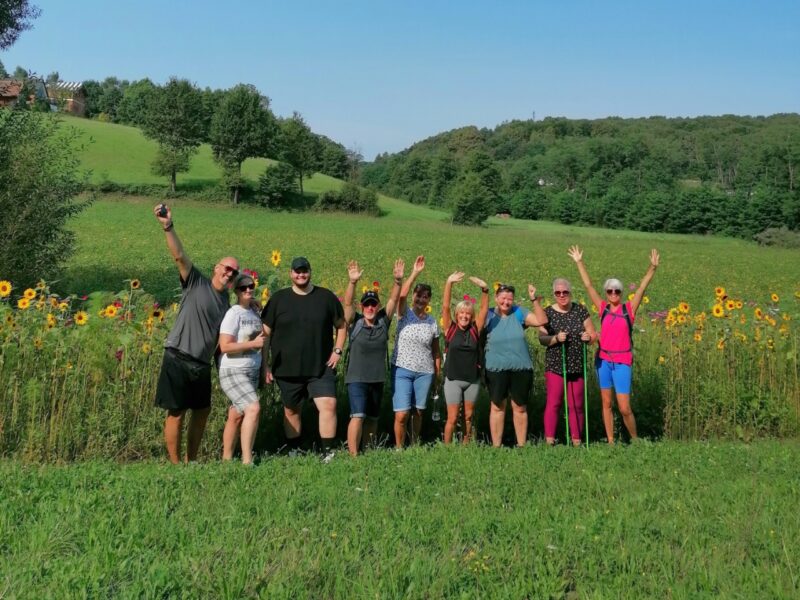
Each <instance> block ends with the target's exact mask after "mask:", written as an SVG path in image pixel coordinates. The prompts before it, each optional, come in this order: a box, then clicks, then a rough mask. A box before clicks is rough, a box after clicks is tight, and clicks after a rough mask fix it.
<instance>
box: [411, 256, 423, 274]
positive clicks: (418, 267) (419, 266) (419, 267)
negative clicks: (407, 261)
mask: <svg viewBox="0 0 800 600" xmlns="http://www.w3.org/2000/svg"><path fill="white" fill-rule="evenodd" d="M424 269H425V257H424V256H422V255H420V256H418V257H417V260H415V261H414V272H415V273H421V272H422V271H423V270H424Z"/></svg>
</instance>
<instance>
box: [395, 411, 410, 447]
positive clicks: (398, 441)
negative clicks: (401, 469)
mask: <svg viewBox="0 0 800 600" xmlns="http://www.w3.org/2000/svg"><path fill="white" fill-rule="evenodd" d="M407 423H408V411H407V410H403V411H399V412H396V413H394V445H395V447H396V448H402V447H403V446H404V445H405V443H406V425H407Z"/></svg>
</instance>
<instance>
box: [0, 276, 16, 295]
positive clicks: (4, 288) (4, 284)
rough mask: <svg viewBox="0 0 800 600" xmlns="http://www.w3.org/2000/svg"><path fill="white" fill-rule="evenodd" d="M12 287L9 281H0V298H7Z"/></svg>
mask: <svg viewBox="0 0 800 600" xmlns="http://www.w3.org/2000/svg"><path fill="white" fill-rule="evenodd" d="M12 289H14V288H13V287H12V285H11V282H10V281H6V280H5V279H4V280H3V281H0V298H7V297H8V295H9V294H10V293H11V290H12Z"/></svg>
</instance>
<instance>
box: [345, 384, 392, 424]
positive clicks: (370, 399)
mask: <svg viewBox="0 0 800 600" xmlns="http://www.w3.org/2000/svg"><path fill="white" fill-rule="evenodd" d="M347 395H348V396H349V397H350V418H351V419H352V418H353V417H359V418H361V419H363V418H365V417H366V418H367V419H377V418H378V417H380V416H381V400H383V382H382V381H381V382H378V383H363V382H360V381H358V382H354V383H348V384H347Z"/></svg>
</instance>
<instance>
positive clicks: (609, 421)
mask: <svg viewBox="0 0 800 600" xmlns="http://www.w3.org/2000/svg"><path fill="white" fill-rule="evenodd" d="M611 395H612V390H611V388H609V389H606V390H603V389H601V390H600V398H601V399H602V401H603V425H604V426H605V428H606V439H607V440H608V443H609V444H613V443H614V413H613V412H612V410H611Z"/></svg>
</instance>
